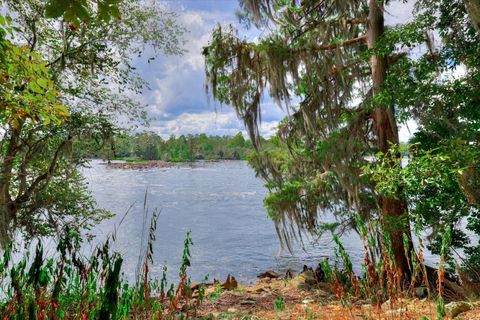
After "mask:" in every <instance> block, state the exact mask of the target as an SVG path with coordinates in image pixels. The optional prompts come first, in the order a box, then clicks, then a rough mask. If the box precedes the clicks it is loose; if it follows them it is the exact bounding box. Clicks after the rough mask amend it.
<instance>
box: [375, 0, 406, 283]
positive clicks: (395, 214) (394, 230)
mask: <svg viewBox="0 0 480 320" xmlns="http://www.w3.org/2000/svg"><path fill="white" fill-rule="evenodd" d="M383 12H384V8H383V5H382V4H381V2H380V1H378V0H370V1H369V17H368V19H369V22H368V33H367V41H368V47H369V48H374V47H375V44H376V42H377V40H378V38H379V37H380V36H381V35H382V34H383V32H384V17H383ZM370 66H371V69H372V81H373V94H374V95H375V94H377V93H378V92H379V91H380V89H381V86H382V85H383V83H384V81H385V77H386V74H387V59H386V57H381V56H379V55H373V56H372V57H371V60H370ZM372 117H373V124H374V130H375V133H376V135H377V141H378V148H379V150H380V151H382V152H383V153H385V154H386V153H387V152H388V151H389V149H390V148H391V145H392V144H398V142H399V141H398V128H397V125H396V120H395V114H394V109H393V106H380V107H377V108H376V109H375V110H374V111H373V114H372ZM394 161H400V158H399V157H397V156H394V157H393V159H392V163H393V162H394ZM381 202H382V204H381V205H382V211H383V212H382V213H383V224H384V228H385V230H386V231H387V232H388V234H389V236H390V238H391V241H392V250H393V253H394V255H395V262H396V266H397V269H398V271H399V272H400V273H401V274H402V275H403V276H404V277H406V278H407V279H408V278H409V277H410V275H411V272H410V268H409V266H408V260H407V257H406V255H405V252H410V250H412V247H413V246H412V244H411V232H410V226H409V224H408V219H405V218H404V217H405V216H404V214H405V213H406V209H407V205H406V201H405V199H404V198H403V197H402V195H398V197H397V198H396V199H394V198H388V197H383V198H382V199H381ZM403 234H406V235H407V236H408V237H409V239H410V243H409V244H408V248H405V246H404V242H403ZM405 249H407V250H405Z"/></svg>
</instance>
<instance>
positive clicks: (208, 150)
mask: <svg viewBox="0 0 480 320" xmlns="http://www.w3.org/2000/svg"><path fill="white" fill-rule="evenodd" d="M252 151H253V146H252V144H251V142H250V140H245V138H244V137H243V135H242V133H241V132H239V133H238V134H236V135H235V136H233V137H232V136H207V135H206V134H198V135H181V136H179V137H175V136H173V135H172V136H170V137H169V138H168V139H163V138H162V137H160V136H159V135H157V134H155V133H152V132H146V133H138V134H133V135H120V136H116V137H114V138H113V143H112V144H110V145H108V146H105V147H104V148H102V149H101V150H99V151H96V152H93V153H92V154H91V156H92V157H96V158H103V159H132V160H135V159H138V160H163V161H172V162H185V161H194V160H222V159H225V160H245V159H246V158H247V155H248V154H249V153H250V152H252Z"/></svg>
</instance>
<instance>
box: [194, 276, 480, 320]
mask: <svg viewBox="0 0 480 320" xmlns="http://www.w3.org/2000/svg"><path fill="white" fill-rule="evenodd" d="M232 286H233V287H232ZM334 291H335V290H334V289H333V288H332V286H331V285H329V284H327V283H323V282H320V283H318V282H317V281H316V280H315V277H314V274H313V272H312V271H306V272H302V273H300V274H299V275H297V276H294V277H292V278H290V279H287V278H285V277H274V278H272V277H269V276H265V277H263V278H262V279H260V280H259V281H258V282H257V283H255V284H253V285H250V286H242V285H240V284H236V285H235V284H233V285H232V281H226V282H225V283H223V284H220V283H216V284H212V285H210V286H208V287H207V288H206V291H205V296H206V297H207V298H206V299H205V300H204V301H203V303H202V304H201V306H200V308H199V310H198V312H199V315H201V316H203V317H205V318H206V319H229V320H230V319H231V320H233V319H245V320H246V319H250V320H253V319H267V320H268V319H331V320H333V319H399V320H400V319H422V320H426V319H432V320H433V319H437V318H438V313H437V303H436V301H433V300H427V299H426V298H421V297H408V298H406V297H398V298H397V299H396V300H395V301H391V300H388V301H386V302H383V303H382V304H378V305H372V304H370V303H369V302H368V301H366V300H363V299H358V298H354V297H351V298H349V299H348V300H349V301H347V299H339V298H338V297H337V295H336V293H335V292H334ZM445 309H446V311H447V316H446V318H445V319H464V320H466V319H480V303H475V302H450V303H448V304H447V305H446V308H445Z"/></svg>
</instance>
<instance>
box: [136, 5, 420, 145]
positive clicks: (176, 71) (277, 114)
mask: <svg viewBox="0 0 480 320" xmlns="http://www.w3.org/2000/svg"><path fill="white" fill-rule="evenodd" d="M157 1H159V2H161V4H162V5H164V6H165V7H166V8H167V9H168V10H170V11H174V12H176V13H177V14H178V22H179V23H180V24H182V25H183V26H184V27H185V28H186V29H187V32H186V33H185V35H184V40H185V46H184V49H186V52H185V53H184V54H183V55H182V56H160V57H159V58H157V59H156V60H154V61H152V62H150V63H147V62H146V61H145V59H143V60H138V61H136V63H135V65H136V67H137V70H138V71H139V73H140V75H141V76H142V77H143V78H144V79H146V80H147V81H148V83H149V86H150V90H147V91H145V92H144V93H143V95H142V97H141V99H142V102H143V103H145V104H147V105H148V106H147V111H148V114H149V117H150V119H151V121H150V127H149V128H148V130H150V131H153V132H156V133H158V134H160V135H161V136H163V137H168V136H170V135H172V134H173V135H176V136H178V135H181V134H199V133H206V134H208V135H235V134H237V133H238V132H239V131H240V132H243V133H244V134H245V135H246V131H245V128H244V125H243V122H242V121H241V120H239V119H238V118H237V116H236V114H235V112H234V110H233V109H232V108H231V107H230V106H220V105H218V104H216V103H215V102H214V101H212V100H211V99H210V101H209V99H208V97H207V95H206V93H205V75H204V73H205V72H204V60H203V56H202V54H201V52H202V47H203V46H205V45H207V44H208V41H209V39H210V36H211V32H212V30H213V28H214V27H215V26H216V25H217V24H221V25H226V24H233V25H235V26H236V27H237V28H238V29H239V34H240V35H241V36H243V37H245V38H246V39H248V40H253V39H254V37H255V36H257V35H258V34H259V31H258V30H255V29H253V30H252V29H251V30H245V29H244V28H242V26H240V25H239V24H238V21H237V18H236V16H235V10H236V9H237V8H238V1H237V0H171V1H161V0H157ZM411 12H412V6H411V4H404V3H403V1H401V0H397V1H392V3H391V4H390V5H389V7H387V9H386V23H387V24H396V23H401V22H406V21H408V20H410V19H411V18H412V13H411ZM284 116H285V112H284V111H283V110H282V109H280V108H279V107H278V106H276V105H275V104H274V103H273V102H272V101H271V100H270V99H269V98H268V97H266V98H265V99H264V103H263V104H262V124H261V127H260V131H261V134H262V135H263V136H265V137H268V136H271V135H273V134H274V133H275V129H276V127H277V125H278V122H279V121H280V120H281V119H282V118H283V117H284ZM415 128H416V125H415V123H413V122H411V123H409V124H408V127H407V126H402V127H401V128H400V137H401V140H403V141H406V140H407V139H408V137H410V136H411V134H412V132H413V131H414V130H415Z"/></svg>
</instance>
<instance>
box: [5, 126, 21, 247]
mask: <svg viewBox="0 0 480 320" xmlns="http://www.w3.org/2000/svg"><path fill="white" fill-rule="evenodd" d="M20 132H21V126H19V127H18V128H13V129H12V130H11V132H10V139H9V141H8V146H7V150H6V152H5V158H4V159H3V163H1V164H0V247H5V245H6V244H8V242H9V241H10V236H11V227H12V225H11V224H12V222H13V220H14V219H15V214H16V212H15V205H14V203H13V202H12V198H11V194H10V184H11V180H12V171H13V164H14V161H15V156H16V155H17V152H18V143H19V139H20Z"/></svg>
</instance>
